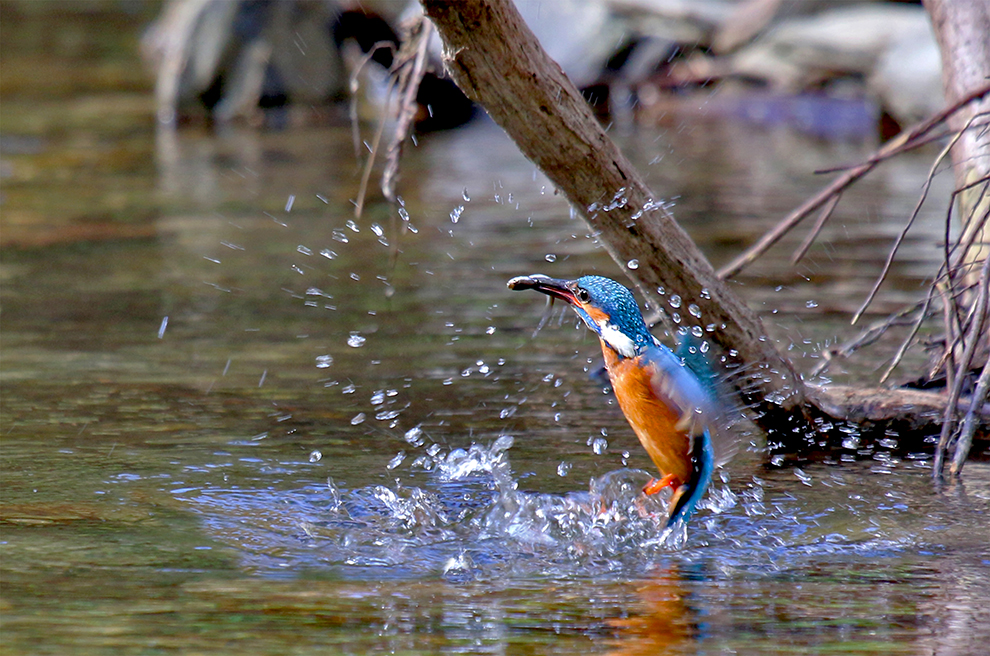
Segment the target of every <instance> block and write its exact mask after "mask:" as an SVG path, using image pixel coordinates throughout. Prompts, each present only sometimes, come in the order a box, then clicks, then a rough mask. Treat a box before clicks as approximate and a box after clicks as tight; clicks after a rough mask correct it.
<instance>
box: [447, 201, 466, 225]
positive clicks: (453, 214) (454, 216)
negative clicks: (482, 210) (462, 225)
mask: <svg viewBox="0 0 990 656" xmlns="http://www.w3.org/2000/svg"><path fill="white" fill-rule="evenodd" d="M463 212H464V206H463V205H458V206H457V207H455V208H454V209H452V210H450V222H451V223H457V222H458V221H460V220H461V214H462V213H463Z"/></svg>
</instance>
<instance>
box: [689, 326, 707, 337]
mask: <svg viewBox="0 0 990 656" xmlns="http://www.w3.org/2000/svg"><path fill="white" fill-rule="evenodd" d="M691 334H692V335H694V336H695V337H704V336H705V331H704V329H703V328H702V327H701V326H691Z"/></svg>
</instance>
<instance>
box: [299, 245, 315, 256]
mask: <svg viewBox="0 0 990 656" xmlns="http://www.w3.org/2000/svg"><path fill="white" fill-rule="evenodd" d="M296 252H298V253H302V254H303V255H312V254H313V251H311V250H309V249H308V248H306V247H305V246H303V245H302V244H299V245H298V246H296Z"/></svg>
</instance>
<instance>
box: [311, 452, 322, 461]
mask: <svg viewBox="0 0 990 656" xmlns="http://www.w3.org/2000/svg"><path fill="white" fill-rule="evenodd" d="M322 459H323V454H322V453H320V451H319V450H318V449H314V450H313V452H312V453H310V454H309V461H310V462H319V461H320V460H322Z"/></svg>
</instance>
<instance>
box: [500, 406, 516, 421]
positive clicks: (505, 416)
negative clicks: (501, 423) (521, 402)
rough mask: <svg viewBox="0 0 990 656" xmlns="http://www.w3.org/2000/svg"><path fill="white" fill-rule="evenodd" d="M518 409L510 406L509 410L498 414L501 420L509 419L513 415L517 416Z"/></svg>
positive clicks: (505, 409) (503, 409) (504, 409)
mask: <svg viewBox="0 0 990 656" xmlns="http://www.w3.org/2000/svg"><path fill="white" fill-rule="evenodd" d="M517 409H518V408H517V407H516V406H514V405H510V406H509V407H508V408H502V411H501V412H499V413H498V418H499V419H508V418H509V417H511V416H512V415H514V414H516V410H517Z"/></svg>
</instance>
